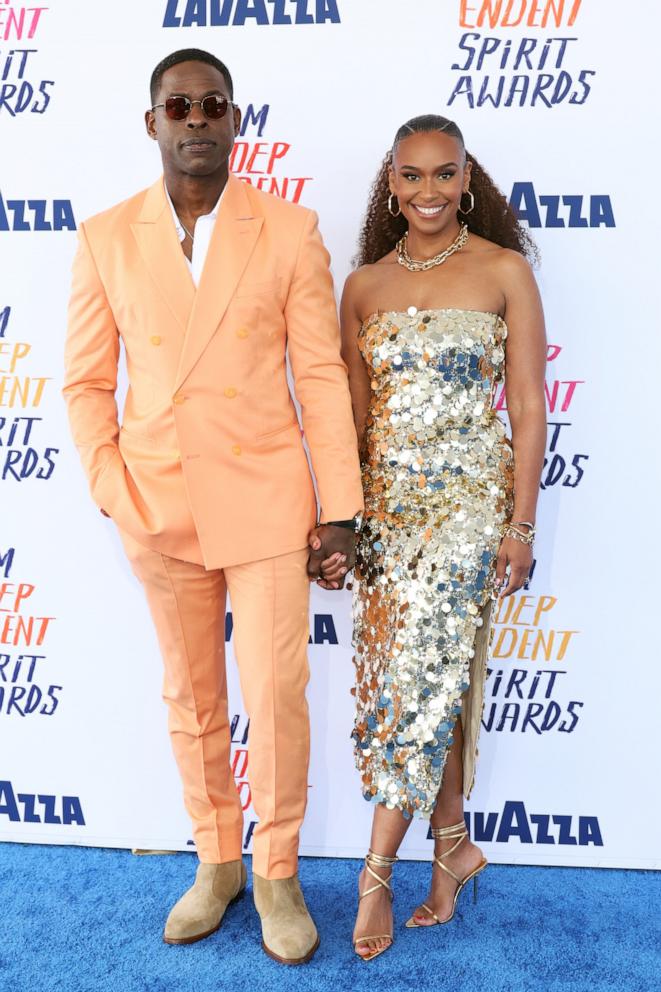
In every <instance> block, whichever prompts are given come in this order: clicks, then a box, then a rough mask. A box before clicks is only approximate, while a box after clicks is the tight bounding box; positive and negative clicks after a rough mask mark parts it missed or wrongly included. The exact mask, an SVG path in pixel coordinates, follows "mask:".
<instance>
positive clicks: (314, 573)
mask: <svg viewBox="0 0 661 992" xmlns="http://www.w3.org/2000/svg"><path fill="white" fill-rule="evenodd" d="M356 538H357V535H356V534H354V532H353V531H351V530H347V528H345V527H333V526H332V525H329V524H322V525H321V526H320V527H315V528H314V530H312V531H310V534H309V536H308V544H309V546H310V556H309V558H308V578H309V579H310V581H311V582H316V583H317V585H320V586H321V588H322V589H342V587H343V586H344V581H345V579H346V575H347V572H348V571H349V570H350V569H351V568H353V566H354V564H355V561H356Z"/></svg>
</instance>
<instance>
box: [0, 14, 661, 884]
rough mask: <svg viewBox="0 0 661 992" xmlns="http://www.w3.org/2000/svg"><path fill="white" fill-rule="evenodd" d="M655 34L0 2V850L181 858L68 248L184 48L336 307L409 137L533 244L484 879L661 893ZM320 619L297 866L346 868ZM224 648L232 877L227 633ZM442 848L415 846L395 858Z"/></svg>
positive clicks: (239, 765) (336, 606)
mask: <svg viewBox="0 0 661 992" xmlns="http://www.w3.org/2000/svg"><path fill="white" fill-rule="evenodd" d="M660 27H661V16H660V15H659V14H658V13H657V12H655V10H654V8H653V5H648V4H643V3H642V2H638V3H636V2H634V3H630V4H622V3H619V2H617V0H567V2H564V0H484V2H483V0H406V2H404V0H145V2H143V3H140V4H135V3H132V2H130V0H115V2H114V3H113V4H111V5H107V4H91V3H89V2H82V0H69V2H67V0H61V2H58V0H53V2H51V3H50V4H49V5H48V6H30V7H28V6H23V5H22V4H21V3H20V2H18V0H3V2H2V3H0V138H1V142H2V143H1V146H0V147H1V148H2V152H1V157H0V266H1V267H0V839H1V840H5V841H23V842H25V841H27V842H35V843H57V844H89V845H105V846H112V847H128V848H145V849H166V850H192V843H191V841H190V830H189V824H188V820H187V817H186V814H185V811H184V808H183V803H182V799H181V790H180V785H179V780H178V777H177V773H176V769H175V766H174V761H173V758H172V756H171V753H170V747H169V741H168V736H167V731H166V712H165V706H164V704H163V703H162V702H161V700H160V682H161V670H160V659H159V655H158V650H157V645H156V640H155V636H154V633H153V631H152V627H151V621H150V618H149V615H148V612H147V608H146V605H145V602H144V599H143V594H142V590H141V588H140V587H139V585H138V584H137V582H136V581H135V580H134V578H133V576H132V574H131V572H130V569H129V567H128V565H127V563H126V561H125V559H124V555H123V552H122V549H121V546H120V542H119V540H118V537H117V534H116V533H115V530H114V526H113V524H112V522H111V521H109V520H106V519H104V518H103V517H102V516H101V515H100V514H99V512H98V510H97V509H96V508H95V506H94V505H93V504H92V502H91V500H90V498H89V496H88V492H87V485H86V482H85V480H84V478H83V474H82V471H81V469H80V466H79V463H78V457H77V454H76V452H75V450H74V448H73V445H72V442H71V440H70V437H69V433H68V427H67V421H66V416H65V410H64V404H63V401H62V398H61V395H60V389H61V380H62V371H63V369H62V364H63V363H62V351H63V342H64V335H65V313H66V304H67V297H68V292H69V285H70V267H71V261H72V257H73V254H74V250H75V244H76V229H77V226H78V224H79V223H80V221H81V220H83V219H84V218H85V217H87V216H89V215H90V214H93V213H96V212H98V211H100V210H102V209H105V208H106V207H108V206H110V205H112V204H114V203H116V202H118V201H120V200H122V199H124V198H126V197H128V196H130V195H132V194H133V193H135V192H137V191H138V190H140V189H142V188H144V187H146V186H148V185H149V184H150V183H152V182H153V181H154V179H155V178H156V177H157V176H158V175H159V173H160V161H159V157H158V149H157V147H156V145H155V144H154V143H153V142H151V141H150V140H149V139H148V138H147V136H146V133H145V129H144V112H145V110H146V109H147V107H148V106H149V93H148V82H149V77H150V74H151V71H152V69H153V67H154V65H155V64H156V63H157V62H158V61H159V60H160V59H161V58H162V57H163V56H164V55H166V54H167V53H168V52H170V51H174V50H175V49H178V48H183V47H199V48H204V49H207V50H209V51H211V52H213V53H215V54H216V55H217V56H219V57H220V58H221V59H223V60H224V61H226V62H227V64H228V65H229V67H230V69H231V71H232V73H233V75H234V79H235V86H236V99H237V102H238V103H239V104H240V106H241V107H242V108H243V111H244V118H243V121H244V123H243V127H242V130H241V134H240V136H239V138H238V140H237V142H236V146H235V149H234V155H233V160H232V167H233V170H234V171H235V172H236V173H237V174H238V175H239V176H240V177H241V178H242V179H243V180H244V181H245V182H247V183H252V184H253V185H255V186H257V187H258V188H260V189H262V190H266V191H267V192H270V193H273V194H275V195H277V196H281V197H284V198H286V199H287V200H291V201H293V202H300V203H302V204H305V205H306V206H309V207H312V208H314V209H315V210H317V211H318V213H319V215H320V221H321V228H322V231H323V234H324V237H325V239H326V243H327V245H328V247H329V250H330V251H331V254H332V259H333V272H334V277H335V280H336V284H337V288H338V291H339V290H340V289H341V286H342V283H343V280H344V279H345V277H346V275H347V273H348V272H349V270H350V266H351V257H352V255H353V253H354V251H355V246H356V238H357V234H358V229H359V224H360V221H361V218H362V215H363V212H364V209H365V206H366V202H367V196H368V190H369V187H370V184H371V181H372V179H373V178H374V176H375V174H376V172H377V169H378V166H379V163H380V162H381V159H382V157H383V155H384V153H385V151H386V150H387V149H388V148H389V146H390V144H391V142H392V138H393V135H394V133H395V131H396V129H397V128H398V126H399V125H400V124H401V123H403V122H404V121H405V120H407V119H408V118H409V117H411V116H414V115H417V114H421V113H441V114H445V115H447V116H451V117H452V118H454V119H455V120H456V121H457V122H458V123H459V125H460V126H461V128H462V129H463V131H464V134H465V136H466V142H467V146H468V148H469V150H470V151H471V152H472V153H473V154H474V155H476V157H477V158H478V159H479V160H480V161H481V162H482V163H483V165H484V166H485V167H486V168H487V169H488V170H489V171H490V172H491V174H492V175H493V176H494V178H495V179H496V181H497V182H498V183H499V185H500V186H501V188H502V190H503V191H504V192H505V194H506V195H507V196H508V197H509V198H510V200H511V202H512V204H513V205H514V207H515V208H516V210H517V211H518V212H519V215H520V217H521V218H522V219H523V220H524V221H525V222H526V223H527V225H528V226H529V227H530V230H531V232H532V234H533V235H534V237H535V239H536V240H537V243H538V244H539V246H540V249H541V254H542V263H541V266H540V268H539V270H538V273H537V274H538V279H539V283H540V287H541V290H542V294H543V299H544V305H545V311H546V315H547V326H548V340H549V346H548V356H547V359H548V361H547V380H546V399H547V410H548V443H547V451H546V460H545V463H544V472H543V476H542V485H541V490H542V491H541V499H540V510H539V531H540V534H541V537H540V539H539V541H538V544H537V547H536V563H535V569H534V575H533V580H532V583H531V586H530V589H529V590H528V591H527V592H526V593H525V594H523V593H521V594H518V595H515V596H513V597H511V598H509V599H507V600H505V601H503V602H502V603H501V604H500V606H499V608H498V611H497V613H496V617H495V620H496V622H495V626H494V634H493V642H492V648H491V660H490V665H489V668H490V674H489V680H488V683H487V692H486V699H485V707H484V715H483V730H482V737H481V742H480V758H479V763H478V771H477V783H476V787H475V790H474V793H473V795H472V797H471V800H470V802H469V803H468V804H467V819H468V822H469V826H470V830H471V833H472V836H473V837H474V839H475V840H476V841H477V842H478V843H479V844H480V845H481V846H482V847H483V849H484V851H485V853H486V856H487V857H488V858H489V859H490V860H493V861H496V862H509V863H522V864H556V865H602V866H608V867H613V866H629V867H637V868H659V867H661V832H660V831H659V826H658V823H659V814H660V813H661V801H660V800H659V794H658V789H657V788H656V785H655V783H656V780H657V777H658V775H657V768H658V761H659V752H660V750H661V748H660V744H661V729H660V722H659V719H658V704H659V698H660V697H661V676H660V669H659V664H658V647H657V643H656V642H657V636H656V625H657V616H658V610H659V607H658V602H657V600H658V584H657V570H656V565H657V554H658V551H657V548H658V537H657V533H656V532H657V514H658V508H657V506H658V499H657V494H658V491H659V482H660V479H659V469H658V459H657V457H656V448H657V438H656V425H657V404H658V400H657V395H656V394H657V388H656V370H658V369H659V367H660V361H659V360H660V359H661V355H660V347H659V331H658V314H657V304H656V299H655V292H656V289H657V287H658V275H656V274H655V272H654V269H653V265H654V264H655V260H656V256H657V255H658V252H657V250H656V240H657V229H658V222H659V209H658V196H657V193H656V183H655V181H654V176H653V175H650V170H651V169H653V168H654V163H655V162H656V161H657V155H658V144H659V143H658V128H657V127H656V125H655V124H654V120H655V111H656V107H655V106H654V105H653V95H652V94H653V89H652V84H651V81H652V78H653V77H652V66H654V65H656V59H657V56H656V48H657V43H658V36H659V29H660ZM646 81H647V82H646ZM648 85H649V88H648ZM495 402H496V405H497V407H498V409H499V410H500V411H501V412H502V415H503V416H506V398H505V395H504V392H503V393H500V394H499V395H498V396H497V397H496V401H495ZM310 619H311V638H310V662H311V669H312V676H311V682H310V687H309V700H310V706H311V715H312V733H313V737H312V743H313V746H312V764H311V771H310V790H309V797H310V801H309V812H308V816H307V819H306V823H305V827H304V830H303V836H302V850H303V853H304V854H310V855H332V856H335V855H351V856H356V857H358V856H363V855H364V853H365V850H366V848H367V845H368V838H369V823H370V818H371V813H372V807H371V806H370V805H369V804H368V803H366V802H365V801H364V800H363V799H362V797H361V795H360V784H359V780H358V775H357V773H356V772H355V770H354V767H353V758H352V751H351V743H350V738H349V735H350V731H351V726H352V705H353V700H352V697H351V695H350V692H349V690H350V687H351V684H352V676H353V665H352V648H351V623H350V594H349V593H348V592H342V593H335V594H331V593H325V592H322V591H321V590H319V589H318V588H316V587H315V588H314V589H313V594H312V607H311V618H310ZM227 641H228V665H229V669H230V685H231V712H232V714H233V717H232V734H233V757H232V761H233V769H234V774H235V776H236V783H237V788H238V789H239V792H240V795H241V799H242V802H243V806H244V809H245V847H246V851H249V850H250V843H251V836H252V833H253V830H254V827H255V815H254V812H253V809H252V805H251V793H250V733H249V726H248V722H247V719H246V716H245V713H244V711H243V709H242V704H241V699H240V695H239V692H238V681H237V679H236V674H235V671H234V664H233V660H232V623H231V615H229V616H228V622H227ZM430 850H431V845H430V842H429V840H428V837H427V827H426V824H425V823H423V822H421V821H415V822H414V823H413V825H412V827H411V829H410V832H409V834H408V836H407V839H406V841H405V845H404V848H403V854H404V856H406V857H410V858H427V857H429V855H430Z"/></svg>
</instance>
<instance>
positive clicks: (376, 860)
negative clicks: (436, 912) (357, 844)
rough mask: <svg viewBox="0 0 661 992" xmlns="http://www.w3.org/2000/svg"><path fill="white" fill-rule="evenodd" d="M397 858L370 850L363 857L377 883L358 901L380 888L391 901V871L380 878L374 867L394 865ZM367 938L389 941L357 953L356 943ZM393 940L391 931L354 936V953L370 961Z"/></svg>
mask: <svg viewBox="0 0 661 992" xmlns="http://www.w3.org/2000/svg"><path fill="white" fill-rule="evenodd" d="M398 860H399V859H398V858H386V857H384V855H382V854H375V853H374V851H372V850H370V851H369V853H368V855H367V857H366V858H365V868H366V870H367V872H368V874H369V875H371V876H372V878H373V879H374V880H375V881H376V882H377V884H376V885H372V886H371V888H369V889H365V891H364V892H362V893H361V894H360V896H359V897H358V902H360V901H361V899H364V898H365V896H369V895H371V894H372V892H378V891H379V889H380V888H383V889H385V890H386V891H387V893H388V895H389V896H390V901H391V902H392V901H393V898H394V897H393V891H392V889H391V888H390V880H391V878H392V871H391V872H390V874H389V875H388V877H387V878H381V876H380V875H377V873H376V872H375V871H374V868H390V866H391V865H394V864H395V862H396V861H398ZM368 940H389V941H390V943H389V944H386V946H385V947H379V948H375V949H374V950H372V951H370V953H369V954H358V950H357V947H358V944H366V943H367V941H368ZM393 940H394V937H393V934H392V933H379V934H370V935H369V936H367V937H356V939H355V940H354V942H353V947H354V950H355V951H356V954H358V957H359V958H361V959H362V960H363V961H372V960H374V958H378V956H379V954H383V952H384V951H387V950H388V948H389V947H392V942H393Z"/></svg>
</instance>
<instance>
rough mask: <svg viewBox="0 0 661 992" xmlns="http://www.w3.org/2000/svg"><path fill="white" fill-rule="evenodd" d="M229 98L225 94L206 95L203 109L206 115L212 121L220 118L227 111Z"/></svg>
mask: <svg viewBox="0 0 661 992" xmlns="http://www.w3.org/2000/svg"><path fill="white" fill-rule="evenodd" d="M227 106H228V103H227V100H226V99H225V97H224V96H205V98H204V100H203V101H202V110H203V112H204V114H205V116H206V117H208V118H209V119H210V120H212V121H217V120H220V118H221V117H224V116H225V114H226V113H227Z"/></svg>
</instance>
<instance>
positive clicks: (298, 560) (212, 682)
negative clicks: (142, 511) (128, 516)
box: [121, 533, 310, 878]
mask: <svg viewBox="0 0 661 992" xmlns="http://www.w3.org/2000/svg"><path fill="white" fill-rule="evenodd" d="M121 536H122V540H123V542H124V547H125V550H126V552H127V555H128V557H129V560H130V562H131V566H132V568H133V571H134V573H135V574H136V576H137V578H138V579H139V580H140V582H141V583H142V585H143V586H144V589H145V593H146V595H147V601H148V603H149V608H150V610H151V614H152V618H153V621H154V624H155V627H156V633H157V636H158V640H159V644H160V647H161V653H162V655H163V662H164V667H165V677H164V684H163V698H164V699H165V701H166V703H167V705H168V709H169V720H168V725H169V730H170V736H171V740H172V747H173V750H174V755H175V758H176V761H177V765H178V766H179V772H180V775H181V778H182V781H183V787H184V801H185V804H186V809H187V810H188V813H189V814H190V817H191V820H192V822H193V837H194V839H195V843H196V846H197V852H198V856H199V858H200V861H203V862H208V863H212V864H220V863H222V862H225V861H234V860H237V859H238V858H240V857H241V855H242V847H243V812H242V809H241V802H240V800H239V795H238V792H237V789H236V786H235V784H234V778H233V775H232V771H231V767H230V728H229V719H228V710H227V680H226V674H225V603H226V597H227V593H228V592H229V597H230V603H231V607H232V615H233V621H234V653H235V656H236V661H237V665H238V669H239V678H240V682H241V693H242V695H243V702H244V705H245V708H246V711H247V713H248V717H249V719H250V741H249V752H250V753H249V780H250V788H251V792H252V801H253V806H254V808H255V812H256V813H257V816H258V818H259V824H258V826H257V827H256V828H255V831H254V834H253V868H254V870H255V871H256V872H257V874H258V875H261V876H262V877H263V878H290V877H291V876H292V875H294V874H296V870H297V856H298V834H299V830H300V826H301V823H302V821H303V816H304V814H305V806H306V800H307V788H308V763H309V752H310V735H309V718H308V707H307V702H306V698H305V687H306V685H307V682H308V677H309V669H308V660H307V643H308V634H309V618H308V607H309V597H310V583H309V581H308V578H307V573H306V563H307V556H308V552H307V550H306V549H304V550H301V551H295V552H293V553H291V554H285V555H280V556H278V557H276V558H267V559H265V560H264V561H258V562H252V563H250V564H244V565H233V566H231V567H229V568H224V569H214V570H210V571H207V570H206V569H205V568H204V567H203V566H202V565H196V564H194V563H191V562H185V561H180V560H179V559H177V558H170V557H168V556H167V555H164V554H160V553H159V552H156V551H151V550H150V549H148V548H145V547H143V546H142V545H140V544H138V543H137V542H136V541H135V540H134V539H133V538H132V537H130V536H129V535H127V534H125V533H122V535H121Z"/></svg>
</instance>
